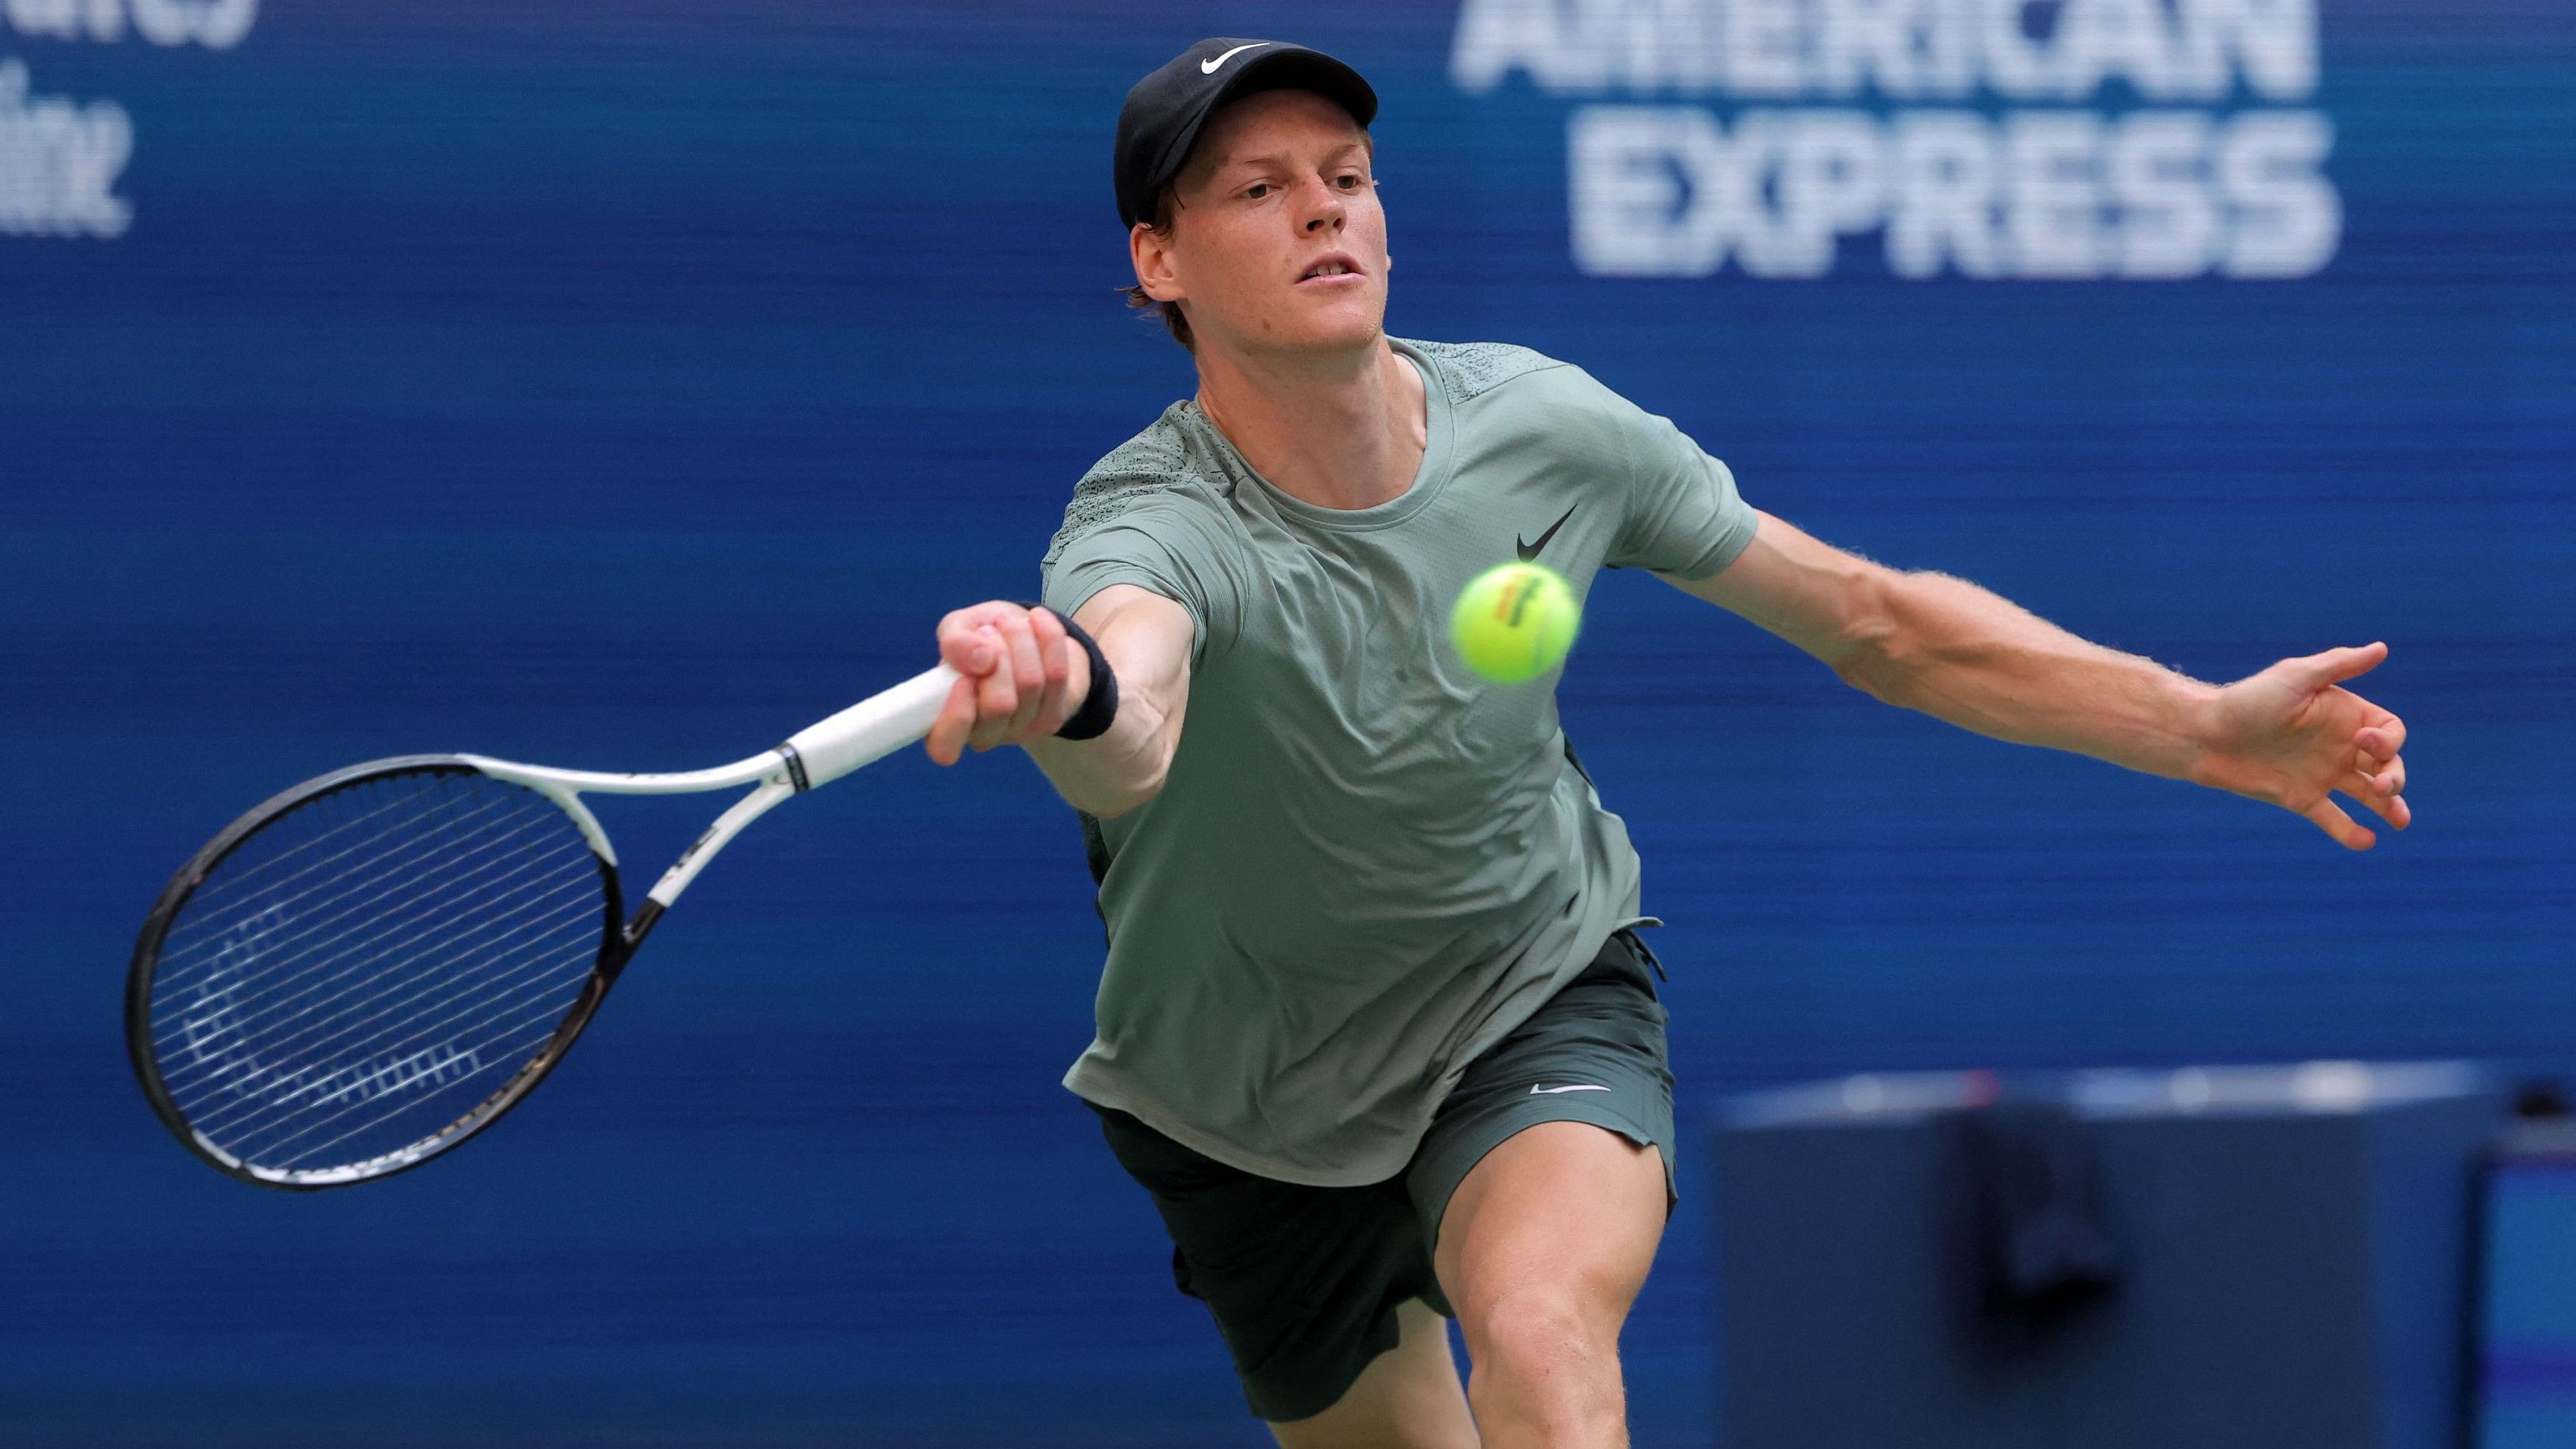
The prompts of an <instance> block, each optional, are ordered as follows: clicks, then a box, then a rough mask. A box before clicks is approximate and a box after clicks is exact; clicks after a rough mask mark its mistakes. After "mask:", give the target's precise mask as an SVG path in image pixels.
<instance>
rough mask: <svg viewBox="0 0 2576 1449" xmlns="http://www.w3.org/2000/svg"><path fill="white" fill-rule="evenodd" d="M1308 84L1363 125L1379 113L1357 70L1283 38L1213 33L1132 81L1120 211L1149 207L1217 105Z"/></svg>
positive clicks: (1129, 219) (1137, 216)
mask: <svg viewBox="0 0 2576 1449" xmlns="http://www.w3.org/2000/svg"><path fill="white" fill-rule="evenodd" d="M1277 90H1299V91H1313V92H1315V93H1316V94H1318V95H1320V96H1323V97H1324V98H1325V99H1326V100H1329V101H1333V102H1335V103H1337V104H1339V105H1340V106H1341V108H1342V109H1343V110H1346V111H1348V112H1350V113H1351V119H1352V120H1354V121H1357V122H1359V123H1360V124H1361V125H1363V126H1365V125H1367V124H1368V123H1369V122H1370V121H1372V120H1375V119H1376V118H1377V92H1375V91H1373V90H1370V89H1369V83H1368V82H1367V81H1364V80H1362V79H1360V73H1359V72H1358V71H1355V70H1353V69H1351V68H1350V67H1349V66H1347V65H1344V64H1343V63H1341V62H1340V61H1338V60H1335V59H1333V58H1332V57H1331V56H1329V55H1326V54H1324V53H1323V52H1322V51H1320V50H1309V49H1307V48H1306V47H1305V46H1302V45H1291V44H1289V43H1288V42H1287V41H1284V40H1244V39H1240V38H1238V37H1236V36H1231V35H1212V36H1209V37H1208V38H1207V39H1205V40H1202V41H1200V42H1199V43H1198V44H1196V45H1193V46H1191V47H1190V48H1189V49H1187V50H1185V51H1182V52H1181V53H1180V54H1178V55H1176V56H1173V57H1172V58H1171V59H1170V60H1168V61H1166V62H1164V64H1163V66H1162V68H1161V69H1159V70H1157V71H1155V72H1154V73H1153V74H1152V75H1149V76H1147V77H1145V78H1144V79H1143V80H1140V81H1138V82H1136V88H1135V89H1134V90H1131V91H1129V92H1128V93H1127V104H1126V105H1124V106H1122V107H1120V108H1119V111H1118V153H1117V155H1116V157H1115V158H1114V159H1113V160H1112V162H1111V172H1112V175H1113V178H1114V179H1115V181H1116V183H1117V187H1118V219H1119V220H1120V221H1122V222H1124V223H1126V224H1127V225H1128V226H1130V227H1132V226H1134V225H1135V224H1136V223H1138V222H1140V221H1144V220H1147V219H1149V218H1150V217H1152V216H1153V214H1154V197H1155V195H1156V194H1157V193H1158V192H1160V191H1161V190H1162V189H1163V188H1164V187H1165V186H1166V185H1168V184H1170V182H1171V179H1172V178H1173V177H1175V176H1178V175H1180V174H1181V167H1182V165H1183V163H1185V162H1187V161H1188V160H1189V159H1190V148H1191V147H1192V146H1195V145H1197V144H1198V139H1199V130H1200V128H1201V127H1203V126H1205V125H1206V124H1207V118H1208V117H1210V116H1212V115H1214V114H1216V108H1217V107H1219V106H1221V105H1224V104H1225V103H1226V102H1228V101H1231V100H1236V99H1239V98H1241V97H1243V96H1248V95H1251V94H1252V93H1254V92H1255V91H1277Z"/></svg>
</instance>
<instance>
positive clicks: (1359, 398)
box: [1198, 337, 1430, 508]
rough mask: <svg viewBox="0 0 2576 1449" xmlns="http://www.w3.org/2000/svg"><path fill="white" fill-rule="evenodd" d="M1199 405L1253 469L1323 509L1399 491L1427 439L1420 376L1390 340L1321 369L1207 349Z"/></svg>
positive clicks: (1373, 501)
mask: <svg viewBox="0 0 2576 1449" xmlns="http://www.w3.org/2000/svg"><path fill="white" fill-rule="evenodd" d="M1300 362H1301V363H1302V362H1303V360H1302V359H1301V360H1300ZM1198 403H1199V409H1200V411H1202V412H1204V413H1206V414H1207V416H1208V420H1209V421H1210V422H1212V423H1215V424H1216V426H1217V430H1218V431H1219V432H1222V433H1224V434H1225V436H1226V441H1228V442H1230V443H1232V444H1234V447H1235V451H1236V452H1239V453H1241V454H1242V455H1243V460H1244V461H1245V462H1247V463H1249V464H1251V465H1252V469H1253V471H1254V472H1256V473H1259V474H1260V475H1261V476H1262V477H1263V478H1265V479H1267V480H1269V482H1270V484H1271V486H1272V487H1275V488H1277V489H1278V490H1279V491H1280V492H1282V493H1285V494H1287V495H1288V496H1290V497H1291V498H1296V499H1299V500H1301V501H1303V502H1307V503H1312V504H1314V505H1315V506H1316V507H1318V508H1369V507H1373V506H1375V505H1377V504H1380V503H1385V502H1387V501H1389V500H1390V499H1394V498H1397V497H1400V496H1402V495H1403V493H1404V491H1405V490H1406V489H1408V488H1410V487H1412V486H1413V475H1414V474H1415V473H1416V472H1418V471H1420V469H1421V467H1422V454H1423V450H1424V449H1425V448H1426V447H1428V446H1429V445H1430V420H1429V414H1428V413H1427V412H1426V411H1425V403H1424V399H1423V380H1422V375H1421V374H1420V373H1418V372H1416V371H1415V370H1414V369H1413V366H1412V364H1410V363H1408V362H1406V361H1405V360H1404V359H1403V358H1401V357H1398V356H1397V355H1396V353H1395V349H1394V348H1392V347H1390V346H1388V345H1387V342H1386V339H1385V338H1384V337H1380V338H1379V339H1378V340H1377V342H1376V343H1375V344H1374V345H1373V346H1371V347H1370V348H1369V349H1367V350H1366V351H1365V352H1362V353H1358V354H1354V355H1353V356H1351V357H1350V358H1348V359H1347V360H1345V359H1333V360H1332V361H1331V362H1329V363H1326V364H1324V365H1322V366H1314V365H1311V364H1308V365H1298V364H1279V363H1273V362H1272V361H1271V360H1270V359H1267V358H1246V357H1239V356H1228V355H1226V354H1224V353H1220V352H1218V351H1216V350H1215V349H1213V348H1211V349H1208V350H1206V351H1205V352H1203V353H1202V354H1201V356H1200V358H1199V396H1198Z"/></svg>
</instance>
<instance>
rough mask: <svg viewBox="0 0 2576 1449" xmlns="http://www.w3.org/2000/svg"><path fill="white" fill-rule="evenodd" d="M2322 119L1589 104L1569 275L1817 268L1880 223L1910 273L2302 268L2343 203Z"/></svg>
mask: <svg viewBox="0 0 2576 1449" xmlns="http://www.w3.org/2000/svg"><path fill="white" fill-rule="evenodd" d="M2331 142H2332V135H2331V132H2330V131H2329V129H2328V128H2327V125H2326V123H2325V120H2324V118H2322V117H2320V116H2317V115H2316V114H2314V113H2312V112H2304V111H2300V112H2266V111H2256V112H2249V113H2245V114H2241V115H2238V116H2235V117H2233V118H2230V119H2227V120H2223V121H2212V120H2211V118H2210V117H2208V116H2207V115H2205V114H2203V113H2201V112H2198V111H2132V112H2130V113H2129V114H2127V115H2125V116H2121V117H2117V118H2108V119H2106V118H2105V117H2102V116H2100V115H2097V114H2095V113H2094V112H2091V111H2068V110H2057V111H2019V112H2013V113H2009V114H2007V115H2005V116H2004V117H2002V118H2001V119H2000V120H1997V119H1990V118H1988V117H1986V116H1984V115H1981V114H1979V113H1977V112H1975V111H1967V110H1925V111H1900V112H1897V113H1896V114H1894V115H1892V116H1888V117H1885V118H1881V117H1879V116H1875V115H1872V114H1870V113H1869V112H1866V111H1854V110H1829V109H1790V110H1747V111H1744V112H1741V113H1739V114H1738V115H1737V116H1736V118H1735V121H1734V124H1733V125H1732V126H1727V125H1723V124H1721V123H1720V122H1719V121H1718V120H1717V119H1716V117H1714V116H1712V115H1711V114H1710V113H1709V112H1708V111H1706V110H1704V109H1702V108H1700V107H1697V106H1585V107H1581V108H1579V109H1577V110H1576V111H1575V112H1574V115H1573V117H1572V119H1571V121H1570V123H1569V125H1568V128H1567V137H1566V150H1567V171H1568V173H1569V175H1570V176H1571V178H1572V181H1573V188H1572V209H1573V233H1574V260H1575V265H1576V266H1577V267H1578V268H1579V269H1580V270H1582V271H1584V272H1586V273H1588V274H1590V275H1593V276H1611V277H1702V276H1707V275H1710V274H1711V273H1714V272H1716V271H1717V270H1719V269H1720V268H1721V267H1723V266H1724V265H1725V264H1726V263H1727V262H1728V261H1729V260H1733V261H1734V262H1735V263H1736V264H1737V265H1738V266H1740V267H1741V268H1742V269H1743V270H1744V271H1745V272H1746V273H1747V274H1749V275H1751V276H1756V277H1783V278H1794V277H1821V276H1824V275H1825V274H1827V273H1828V272H1830V271H1832V270H1833V266H1834V261H1835V255H1836V251H1837V248H1838V246H1839V244H1840V242H1841V240H1842V238H1844V237H1847V236H1854V235H1861V234H1866V233H1869V232H1875V231H1881V230H1883V231H1884V232H1885V234H1886V243H1885V244H1886V252H1887V265H1888V270H1890V271H1891V272H1894V273H1895V274H1896V275H1898V276H1901V277H1931V276H1937V275H1939V274H1940V273H1941V272H1943V271H1945V270H1948V271H1955V272H1957V273H1959V274H1960V275H1962V276H1969V277H2021V278H2055V279H2061V280H2080V279H2089V278H2109V277H2123V278H2132V279H2150V278H2170V277H2192V276H2201V275H2205V274H2207V273H2209V272H2212V271H2216V272H2219V273H2221V274H2223V275H2226V276H2230V277H2301V276H2307V275H2309V274H2311V273H2313V272H2315V271H2316V270H2317V269H2318V268H2319V267H2322V266H2323V265H2324V264H2325V263H2326V261H2327V260H2328V259H2329V258H2330V257H2331V256H2332V255H2333V252H2334V247H2335V243H2336V240H2337V238H2338V236H2339V235H2340V233H2341V229H2342V207H2341V203H2340V202H2339V201H2338V199H2337V198H2336V196H2335V193H2334V190H2333V188H2332V187H2330V186H2328V185H2327V184H2326V183H2325V181H2324V179H2323V178H2322V177H2320V176H2319V175H2318V174H2317V172H2316V166H2317V163H2318V162H2319V161H2321V160H2322V159H2323V158H2324V156H2325V153H2326V150H2327V148H2328V147H2329V145H2330V144H2331Z"/></svg>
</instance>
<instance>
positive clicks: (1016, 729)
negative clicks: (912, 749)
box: [922, 599, 1091, 765]
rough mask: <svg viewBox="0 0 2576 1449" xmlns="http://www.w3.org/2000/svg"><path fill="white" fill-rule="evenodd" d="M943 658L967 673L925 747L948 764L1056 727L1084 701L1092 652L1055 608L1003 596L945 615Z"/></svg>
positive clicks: (941, 638)
mask: <svg viewBox="0 0 2576 1449" xmlns="http://www.w3.org/2000/svg"><path fill="white" fill-rule="evenodd" d="M939 657H940V659H941V660H942V661H943V662H945V663H946V664H947V665H948V667H949V668H951V669H954V670H956V671H957V673H958V675H959V676H960V677H959V678H958V680H957V682H956V684H954V685H952V686H950V688H949V691H948V701H947V703H945V704H943V705H942V706H940V710H939V718H938V719H937V720H936V721H934V722H932V724H931V726H930V736H929V738H928V739H926V740H925V741H923V745H922V747H923V748H924V749H926V750H928V751H929V752H930V758H932V759H934V760H936V761H938V762H939V763H940V764H943V765H953V764H955V763H957V761H958V759H959V757H960V756H962V755H963V754H964V753H965V752H966V751H967V750H969V749H975V750H989V749H991V748H993V747H994V746H995V745H1018V744H1026V743H1027V742H1029V741H1030V740H1033V739H1036V738H1038V737H1040V736H1042V735H1051V734H1054V733H1055V732H1056V731H1057V730H1059V729H1061V728H1063V727H1064V722H1065V720H1066V719H1068V718H1070V717H1071V716H1072V714H1073V712H1074V711H1075V710H1077V709H1080V708H1081V707H1082V701H1083V698H1084V696H1085V695H1086V694H1087V693H1088V692H1089V690H1090V686H1091V659H1090V656H1089V655H1086V654H1084V653H1083V652H1082V646H1081V645H1079V644H1076V643H1074V642H1073V640H1072V639H1071V638H1070V637H1069V636H1067V635H1066V633H1065V632H1064V621H1063V620H1061V619H1058V618H1057V617H1056V616H1055V614H1054V613H1053V612H1052V611H1051V610H1047V609H1043V608H1038V609H1031V608H1026V607H1023V606H1021V605H1019V604H1014V603H1010V602H1008V601H1007V600H1002V599H995V600H992V601H990V602H987V603H982V604H976V605H974V606H972V607H970V608H964V609H959V610H957V611H956V612H955V613H952V614H950V615H949V616H948V617H947V618H945V619H942V620H940V621H939Z"/></svg>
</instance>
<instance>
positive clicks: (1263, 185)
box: [1243, 181, 1270, 201]
mask: <svg viewBox="0 0 2576 1449" xmlns="http://www.w3.org/2000/svg"><path fill="white" fill-rule="evenodd" d="M1269 194H1270V183H1269V182H1267V181H1256V182H1254V183H1252V184H1251V185H1250V186H1247V187H1245V188H1243V199H1244V200H1246V201H1259V200H1260V199H1261V198H1263V197H1265V196H1268V195H1269Z"/></svg>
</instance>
